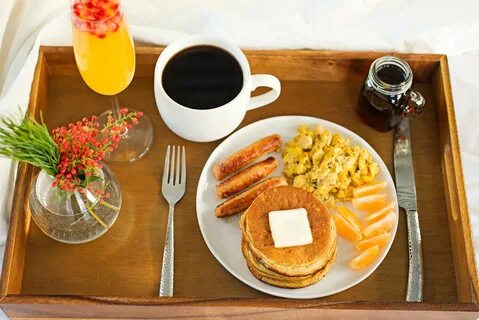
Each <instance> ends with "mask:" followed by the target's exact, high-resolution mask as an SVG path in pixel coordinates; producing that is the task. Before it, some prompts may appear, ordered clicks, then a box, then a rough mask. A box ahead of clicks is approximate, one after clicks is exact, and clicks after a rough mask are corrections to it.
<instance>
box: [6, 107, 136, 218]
mask: <svg viewBox="0 0 479 320" xmlns="http://www.w3.org/2000/svg"><path fill="white" fill-rule="evenodd" d="M142 115H143V114H142V112H129V111H128V109H126V108H123V109H121V110H120V115H119V117H118V118H117V119H115V118H114V117H113V116H112V115H111V114H110V115H109V116H108V120H107V123H106V124H104V125H103V126H101V125H100V123H99V122H98V121H97V117H96V116H92V117H91V118H90V119H88V118H83V119H82V120H81V121H78V122H76V123H70V124H69V125H68V126H65V127H59V128H56V129H54V130H52V132H51V133H50V132H49V130H48V128H47V126H46V125H45V123H44V122H43V119H41V121H40V122H37V121H36V120H35V119H33V118H32V117H17V118H15V117H4V118H3V119H1V120H0V156H3V157H7V158H10V159H13V160H18V161H22V162H26V163H29V164H31V165H33V166H35V167H38V168H40V169H42V170H43V171H45V172H46V173H47V174H48V175H50V176H52V177H53V178H54V179H53V182H52V187H54V188H57V189H58V190H61V191H64V192H65V193H66V194H70V195H71V194H74V193H76V192H79V193H85V192H94V195H95V197H96V198H97V199H98V200H99V201H100V202H101V203H102V204H105V205H109V204H108V202H106V201H105V199H107V198H108V197H109V195H108V193H106V192H105V191H104V188H103V189H100V188H98V189H93V190H92V189H91V188H89V186H91V185H93V182H94V181H96V180H98V179H99V173H100V170H101V169H102V166H103V165H102V160H103V159H104V158H105V157H106V155H107V154H108V153H109V152H111V151H113V150H114V149H115V148H117V147H118V142H119V140H120V138H121V135H122V134H123V133H124V132H125V131H126V130H128V129H129V128H131V126H132V125H134V124H136V123H138V121H139V120H138V119H139V118H141V117H142ZM88 212H89V213H90V214H91V215H92V216H93V217H94V218H95V219H97V220H98V222H99V223H100V224H102V225H104V224H103V223H102V221H101V220H100V219H99V218H98V217H97V216H96V215H95V213H94V212H93V211H92V210H91V208H88Z"/></svg>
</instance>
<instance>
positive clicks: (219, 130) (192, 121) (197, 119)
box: [154, 35, 281, 142]
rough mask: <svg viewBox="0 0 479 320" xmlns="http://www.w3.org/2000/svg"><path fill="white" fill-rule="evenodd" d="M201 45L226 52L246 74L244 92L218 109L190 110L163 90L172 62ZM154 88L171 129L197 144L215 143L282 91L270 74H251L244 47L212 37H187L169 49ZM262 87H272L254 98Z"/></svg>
mask: <svg viewBox="0 0 479 320" xmlns="http://www.w3.org/2000/svg"><path fill="white" fill-rule="evenodd" d="M198 45H211V46H216V47H219V48H221V49H223V50H226V51H227V52H229V53H230V54H231V55H233V57H235V59H236V60H237V61H238V63H239V65H240V66H241V69H242V71H243V87H242V88H241V91H240V92H239V93H238V95H237V96H236V97H235V98H234V99H233V100H231V101H229V102H228V103H226V104H224V105H222V106H220V107H217V108H213V109H204V110H199V109H191V108H187V107H185V106H182V105H181V104H179V103H177V102H175V101H174V100H173V99H171V98H170V97H169V96H168V95H167V94H166V92H165V90H164V88H163V83H162V76H163V70H164V68H165V66H166V64H167V63H168V61H169V60H170V59H171V58H172V57H173V56H174V55H175V54H176V53H178V52H180V51H182V50H184V49H186V48H189V47H193V46H198ZM154 86H155V88H154V90H155V98H156V105H157V107H158V110H159V111H160V114H161V117H162V118H163V121H164V122H165V123H166V125H167V126H168V128H170V129H171V131H173V132H174V133H176V134H177V135H179V136H180V137H182V138H184V139H187V140H191V141H196V142H208V141H214V140H218V139H221V138H223V137H225V136H227V135H228V134H230V133H231V132H233V130H234V129H236V128H237V127H238V126H239V124H240V123H241V121H242V120H243V118H244V116H245V114H246V111H248V110H252V109H256V108H259V107H262V106H265V105H267V104H269V103H271V102H273V101H275V100H276V99H277V98H278V97H279V94H280V92H281V84H280V82H279V80H278V78H276V77H274V76H272V75H269V74H255V75H251V71H250V67H249V64H248V60H246V57H245V55H244V54H243V52H242V51H241V49H240V48H238V47H237V46H235V45H234V44H232V43H230V42H229V41H227V40H224V39H222V38H217V37H213V36H208V35H197V36H191V37H187V38H183V39H181V40H179V41H176V42H174V43H172V44H170V45H169V46H168V47H166V48H165V50H163V52H162V53H161V55H160V57H159V58H158V61H157V62H156V67H155V81H154ZM258 87H269V88H271V90H270V91H268V92H266V93H264V94H262V95H259V96H255V97H251V92H252V91H254V90H255V89H256V88H258Z"/></svg>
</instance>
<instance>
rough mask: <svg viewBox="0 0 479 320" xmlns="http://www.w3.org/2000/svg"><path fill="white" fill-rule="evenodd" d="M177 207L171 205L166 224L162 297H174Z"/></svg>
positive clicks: (161, 285)
mask: <svg viewBox="0 0 479 320" xmlns="http://www.w3.org/2000/svg"><path fill="white" fill-rule="evenodd" d="M174 212H175V207H174V206H173V205H171V204H170V205H169V210H168V224H167V226H166V239H165V248H164V249H163V263H162V266H161V280H160V297H173V282H174V278H175V223H174Z"/></svg>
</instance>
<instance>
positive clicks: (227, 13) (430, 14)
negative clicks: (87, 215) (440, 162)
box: [0, 0, 479, 257]
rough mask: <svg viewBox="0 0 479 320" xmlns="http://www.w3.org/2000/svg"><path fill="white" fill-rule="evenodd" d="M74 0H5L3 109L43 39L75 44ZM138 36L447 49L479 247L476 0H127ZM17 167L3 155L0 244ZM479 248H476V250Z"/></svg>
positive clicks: (14, 100)
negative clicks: (72, 27)
mask: <svg viewBox="0 0 479 320" xmlns="http://www.w3.org/2000/svg"><path fill="white" fill-rule="evenodd" d="M68 2H69V1H67V0H64V1H58V0H42V1H37V0H29V1H28V0H2V1H0V115H2V114H4V113H5V112H9V111H12V110H15V109H16V108H18V106H19V105H20V106H21V107H22V108H25V107H26V105H27V102H28V95H29V90H30V84H31V80H32V75H33V70H34V66H35V63H36V58H37V51H38V46H39V44H49V45H71V34H70V24H69V15H68ZM123 3H124V6H125V11H126V14H127V16H128V19H129V22H130V24H131V26H132V33H133V35H134V38H135V39H136V40H142V41H147V42H152V43H157V44H168V43H170V42H171V41H173V40H175V39H177V38H179V37H181V36H183V35H186V34H193V33H202V32H206V33H214V34H218V35H222V36H225V37H228V38H230V39H231V40H232V41H233V42H236V43H237V44H238V45H240V46H241V47H242V48H313V49H337V50H394V51H407V52H437V53H447V54H448V55H449V63H450V71H451V80H452V86H453V95H454V102H455V107H456V114H457V122H458V126H459V136H460V143H461V147H462V157H463V165H464V173H465V179H466V186H467V193H468V203H469V210H470V217H471V222H472V229H473V234H474V242H475V245H476V248H479V203H478V202H477V199H479V170H478V169H477V168H479V130H478V129H477V123H479V105H478V104H479V103H478V102H477V101H478V99H477V98H476V97H475V94H477V93H478V92H479V80H478V72H479V20H478V19H477V17H478V15H477V13H478V12H479V2H478V1H471V0H456V1H447V0H445V1H439V0H423V1H412V0H323V1H314V0H296V1H286V0H276V1H274V0H263V1H253V0H243V1H225V0H204V1H195V0H182V1H175V0H165V1H155V0H143V1H140V0H124V1H123ZM13 168H14V166H12V164H11V162H10V161H8V160H4V159H2V160H0V210H1V212H3V213H4V215H2V216H1V218H0V243H3V242H4V241H5V233H6V227H7V221H8V212H9V207H10V202H11V199H10V198H11V190H12V186H13V185H12V182H13V177H14V169H13ZM476 257H479V250H476Z"/></svg>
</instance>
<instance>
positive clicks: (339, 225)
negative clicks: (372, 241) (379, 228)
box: [333, 214, 362, 242]
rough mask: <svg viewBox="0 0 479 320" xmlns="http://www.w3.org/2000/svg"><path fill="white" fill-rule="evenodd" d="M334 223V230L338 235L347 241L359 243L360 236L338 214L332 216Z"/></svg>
mask: <svg viewBox="0 0 479 320" xmlns="http://www.w3.org/2000/svg"><path fill="white" fill-rule="evenodd" d="M333 217H334V222H335V223H336V229H337V230H338V233H339V234H340V235H341V236H342V237H343V238H345V239H347V240H349V241H353V242H356V241H359V240H361V238H362V236H361V233H359V231H357V230H356V229H355V228H354V227H353V226H352V225H351V224H350V223H349V222H348V221H347V220H346V219H344V218H343V216H342V215H340V214H334V215H333Z"/></svg>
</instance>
